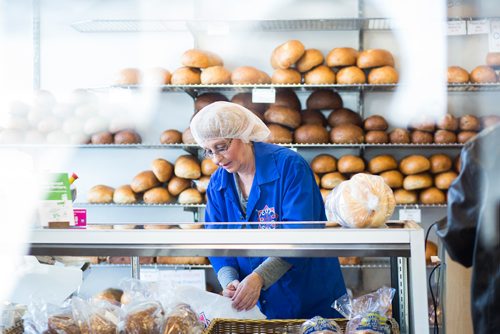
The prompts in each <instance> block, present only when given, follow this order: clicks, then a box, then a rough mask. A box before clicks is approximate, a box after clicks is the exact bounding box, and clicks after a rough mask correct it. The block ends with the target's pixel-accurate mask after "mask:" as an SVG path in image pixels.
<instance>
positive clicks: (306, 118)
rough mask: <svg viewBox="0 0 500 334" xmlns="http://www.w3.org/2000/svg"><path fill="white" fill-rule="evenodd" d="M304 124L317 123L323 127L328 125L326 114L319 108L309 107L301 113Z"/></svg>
mask: <svg viewBox="0 0 500 334" xmlns="http://www.w3.org/2000/svg"><path fill="white" fill-rule="evenodd" d="M300 117H301V119H302V124H315V125H321V126H323V127H326V126H327V124H328V123H327V121H326V117H325V115H323V113H322V112H321V111H319V110H317V109H308V110H304V111H302V112H301V113H300Z"/></svg>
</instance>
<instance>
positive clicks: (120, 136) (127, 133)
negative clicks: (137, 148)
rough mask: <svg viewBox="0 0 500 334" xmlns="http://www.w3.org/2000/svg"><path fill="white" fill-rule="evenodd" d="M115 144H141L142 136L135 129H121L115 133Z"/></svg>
mask: <svg viewBox="0 0 500 334" xmlns="http://www.w3.org/2000/svg"><path fill="white" fill-rule="evenodd" d="M114 140H115V144H140V143H142V138H141V136H140V135H139V134H138V133H137V132H135V131H134V130H121V131H118V132H117V133H116V134H115V139H114Z"/></svg>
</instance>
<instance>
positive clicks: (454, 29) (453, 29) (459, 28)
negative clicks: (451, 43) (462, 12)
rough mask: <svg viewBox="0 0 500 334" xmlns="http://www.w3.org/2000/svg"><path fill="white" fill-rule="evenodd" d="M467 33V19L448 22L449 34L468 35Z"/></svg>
mask: <svg viewBox="0 0 500 334" xmlns="http://www.w3.org/2000/svg"><path fill="white" fill-rule="evenodd" d="M466 34H467V25H466V23H465V21H450V22H448V35H449V36H457V35H466Z"/></svg>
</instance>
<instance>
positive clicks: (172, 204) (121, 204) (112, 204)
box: [74, 202, 206, 208]
mask: <svg viewBox="0 0 500 334" xmlns="http://www.w3.org/2000/svg"><path fill="white" fill-rule="evenodd" d="M74 205H75V206H95V207H98V206H104V207H123V208H127V207H173V208H176V207H179V208H204V207H206V205H205V204H189V203H187V204H181V203H130V204H123V203H89V202H78V203H75V204H74Z"/></svg>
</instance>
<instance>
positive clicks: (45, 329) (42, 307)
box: [23, 300, 80, 334]
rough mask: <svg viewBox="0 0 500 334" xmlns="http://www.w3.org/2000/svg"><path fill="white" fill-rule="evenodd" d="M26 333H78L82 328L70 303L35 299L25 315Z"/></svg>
mask: <svg viewBox="0 0 500 334" xmlns="http://www.w3.org/2000/svg"><path fill="white" fill-rule="evenodd" d="M23 326H24V333H29V334H40V333H54V334H78V333H80V330H79V328H78V325H77V324H76V322H75V321H74V319H73V314H72V308H71V305H70V303H69V302H68V303H66V302H65V303H64V304H63V305H62V306H58V305H53V304H48V303H46V302H45V301H43V300H34V301H32V302H31V303H30V304H29V305H28V309H27V311H26V314H25V315H24V317H23Z"/></svg>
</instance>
